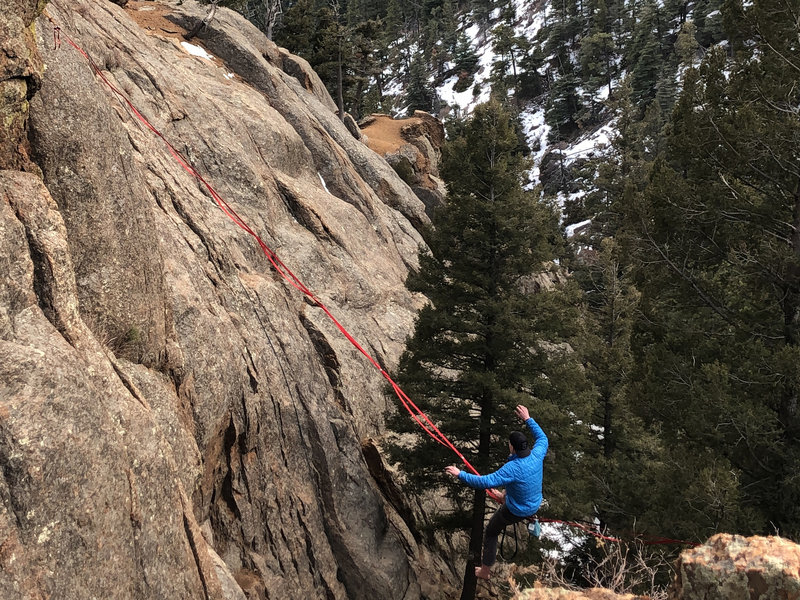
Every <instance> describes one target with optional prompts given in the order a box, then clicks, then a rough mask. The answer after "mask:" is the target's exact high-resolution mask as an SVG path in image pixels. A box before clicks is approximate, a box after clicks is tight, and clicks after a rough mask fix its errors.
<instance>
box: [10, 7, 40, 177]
mask: <svg viewBox="0 0 800 600" xmlns="http://www.w3.org/2000/svg"><path fill="white" fill-rule="evenodd" d="M44 4H45V3H44V2H43V1H42V0H4V2H3V10H2V11H0V140H2V144H0V169H13V170H17V169H25V170H28V171H31V170H32V171H36V168H35V166H34V165H33V164H32V163H31V162H30V160H29V158H28V155H29V148H28V142H27V135H26V133H27V122H28V101H29V100H30V98H31V96H33V94H34V93H35V92H36V90H37V89H38V88H39V84H40V82H41V75H42V63H41V60H40V59H39V55H38V52H37V51H36V43H35V40H34V36H33V21H34V20H35V19H36V17H37V16H38V15H39V14H40V13H41V10H42V8H43V6H44Z"/></svg>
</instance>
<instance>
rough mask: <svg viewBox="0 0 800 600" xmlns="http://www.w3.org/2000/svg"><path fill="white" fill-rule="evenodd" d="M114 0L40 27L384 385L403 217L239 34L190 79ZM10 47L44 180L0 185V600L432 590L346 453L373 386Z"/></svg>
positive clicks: (262, 269)
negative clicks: (24, 69) (59, 36)
mask: <svg viewBox="0 0 800 600" xmlns="http://www.w3.org/2000/svg"><path fill="white" fill-rule="evenodd" d="M147 4H148V5H149V4H150V3H147ZM139 5H140V3H137V2H129V3H128V5H127V7H126V8H122V7H120V6H117V5H116V4H114V3H111V2H105V1H97V0H78V1H77V2H73V1H69V2H68V1H67V0H58V1H55V2H52V3H50V4H49V5H48V9H47V12H48V14H49V15H50V16H52V18H53V19H54V20H55V21H56V22H57V23H58V24H59V25H60V26H61V27H62V29H63V33H64V35H65V36H66V35H68V36H70V37H71V38H73V39H74V40H75V41H76V43H78V44H79V45H80V46H81V47H83V48H84V49H85V50H86V51H87V52H88V53H89V54H90V56H91V57H92V58H93V60H94V61H95V62H96V63H97V65H98V66H99V68H100V69H101V70H102V72H103V74H104V76H105V77H107V78H108V80H109V81H110V82H111V83H113V85H115V86H116V87H117V88H118V89H119V90H121V91H122V92H123V93H124V94H125V95H126V96H127V97H129V98H130V99H131V101H132V102H133V103H134V104H135V105H136V106H137V107H139V109H140V110H141V111H142V113H143V114H144V115H145V116H146V117H147V118H148V119H149V120H150V121H151V122H152V123H153V125H154V126H155V127H157V128H158V129H159V130H161V131H162V132H163V134H164V135H165V137H167V138H168V139H169V140H171V141H172V143H173V144H174V145H175V147H176V148H177V149H178V150H179V151H180V152H182V153H183V154H184V155H185V156H186V157H188V159H189V160H190V161H191V162H192V163H193V164H195V165H196V166H197V167H198V169H199V170H200V171H201V172H202V174H203V176H204V177H206V178H208V180H210V181H212V182H213V184H214V186H215V187H216V189H217V190H218V191H219V192H220V193H221V194H222V195H223V196H224V197H225V198H226V199H227V201H228V202H229V203H230V204H231V205H232V206H233V207H235V210H236V211H237V212H238V213H239V214H240V215H241V216H242V217H243V218H244V219H245V220H246V221H247V222H248V223H249V224H250V225H251V226H252V227H253V228H254V229H255V230H256V231H258V232H259V235H260V236H261V237H262V238H263V239H264V240H265V241H266V243H267V244H269V245H270V246H271V247H272V248H273V249H274V250H275V251H277V252H278V254H279V255H280V256H281V257H282V258H283V259H284V261H285V262H286V263H287V264H288V265H289V266H290V268H291V269H292V270H293V271H294V272H296V273H297V274H298V275H300V276H301V278H302V279H303V280H304V282H305V283H306V284H307V285H308V286H309V287H310V288H311V289H313V290H314V291H315V292H316V294H317V295H318V296H319V298H320V299H321V300H322V301H323V302H325V303H326V305H328V307H329V308H330V309H331V310H332V311H333V312H334V314H335V315H336V316H337V318H339V320H340V321H341V322H342V323H343V324H344V325H345V326H346V327H347V328H348V329H349V330H350V331H351V332H352V333H353V334H354V335H355V336H356V337H357V338H358V339H359V340H360V341H362V342H363V344H364V346H365V348H366V349H367V350H368V351H369V352H370V353H372V354H373V356H375V357H376V359H377V360H379V361H380V362H381V363H382V364H384V365H387V366H392V365H394V364H395V363H396V361H397V359H398V357H399V354H400V352H401V350H402V346H403V343H404V340H405V337H406V336H407V335H408V334H409V332H410V330H411V326H412V323H413V318H414V315H415V312H416V309H417V308H418V307H419V305H420V302H421V299H420V298H417V297H414V296H412V295H411V294H409V293H408V292H407V290H406V289H405V287H404V285H403V283H404V280H405V277H406V275H407V273H408V269H409V267H410V266H413V265H415V263H416V252H417V248H418V245H419V244H420V243H421V238H420V236H419V234H418V232H417V230H416V229H415V225H420V224H424V223H426V222H427V217H426V216H425V212H424V207H423V205H422V203H421V202H420V201H419V199H418V198H417V197H416V196H414V194H413V193H412V192H411V190H410V188H408V186H407V185H406V184H405V183H403V182H402V181H401V180H400V179H399V178H398V177H397V176H396V174H395V173H394V171H393V170H392V169H391V168H390V167H389V166H388V165H387V164H386V162H385V161H384V160H383V159H382V158H381V157H379V156H377V155H376V154H375V153H374V152H372V151H371V150H369V149H368V148H366V146H364V145H363V144H362V143H361V142H359V141H358V140H356V139H354V138H353V136H352V135H351V134H350V133H349V132H348V131H347V129H346V127H345V126H344V125H343V124H342V123H341V121H340V120H339V119H338V118H337V117H336V115H335V114H334V113H333V112H332V111H331V106H332V104H333V103H332V102H331V101H330V98H329V97H327V93H325V92H324V86H323V87H321V88H320V87H319V84H318V83H317V82H318V78H316V75H314V74H313V72H310V69H308V70H307V71H306V66H305V65H304V63H303V61H302V60H293V59H290V58H289V57H288V54H287V53H286V52H285V51H282V50H281V49H278V48H277V47H276V46H274V45H273V44H271V42H269V41H268V40H266V38H264V37H263V36H262V35H261V34H260V33H259V32H258V31H257V30H255V29H254V28H253V27H252V26H250V25H249V24H248V23H247V22H246V21H244V20H243V19H242V18H241V17H239V16H238V15H236V14H234V13H231V12H229V11H227V10H224V9H220V10H219V11H218V15H219V18H215V19H214V20H213V21H212V22H211V24H210V25H209V27H208V28H206V29H205V30H202V31H201V32H200V34H199V35H198V37H197V38H195V39H194V40H193V43H194V44H202V45H204V46H205V48H206V49H207V50H208V51H210V52H211V53H212V54H214V56H215V57H214V58H213V59H211V60H209V59H205V58H199V57H196V56H191V55H190V54H189V53H187V52H186V50H185V49H184V48H183V47H182V46H181V44H180V40H179V39H176V38H174V37H167V36H164V37H159V36H156V35H150V34H148V30H146V29H144V28H143V27H140V25H139V24H137V20H136V18H137V16H138V15H136V14H135V12H134V11H136V10H137V8H139V7H140V6H139ZM153 6H157V7H159V8H160V9H163V8H166V9H167V12H168V13H169V15H168V17H169V18H170V19H173V20H174V22H176V23H186V24H187V25H191V24H192V23H193V21H192V20H193V19H198V18H202V17H203V16H204V15H205V13H206V10H205V8H203V7H200V6H199V5H196V4H195V3H193V2H191V1H190V0H187V1H184V2H183V3H182V5H180V6H178V4H177V3H153ZM25 14H29V13H25ZM30 15H31V18H32V17H33V15H35V12H31V13H30ZM188 28H189V27H187V29H188ZM165 29H166V28H162V30H165ZM157 30H158V28H156V29H153V30H149V31H151V33H152V31H157ZM36 32H37V36H38V39H37V44H38V50H39V53H40V54H41V57H42V59H43V61H44V63H45V65H46V70H45V71H44V75H43V78H42V81H41V89H40V90H39V92H38V93H37V94H36V95H35V96H33V97H32V99H31V100H30V107H31V108H30V140H31V155H32V156H33V157H34V158H35V160H36V161H37V163H38V165H39V166H40V167H41V169H42V172H43V175H44V183H42V182H41V181H40V180H39V179H38V178H36V177H34V176H33V175H26V174H23V173H20V172H12V171H4V172H2V173H0V464H2V466H3V471H2V477H0V566H2V569H0V597H2V598H9V599H16V598H64V599H76V600H77V599H84V598H90V597H98V598H104V599H113V598H119V599H123V598H124V599H129V598H214V599H216V598H223V599H230V600H234V599H235V600H241V598H242V597H247V598H263V597H271V598H300V597H302V598H326V599H328V598H371V599H374V598H408V599H412V598H420V597H423V596H425V597H432V596H433V597H435V596H436V595H437V594H441V596H440V597H447V592H445V591H444V590H448V589H450V588H449V587H448V586H450V585H451V584H452V583H453V581H454V578H453V575H452V574H451V573H450V571H449V569H448V568H447V567H446V566H444V565H442V564H441V563H440V562H439V561H438V560H437V559H435V558H433V557H432V555H431V554H430V553H429V552H428V550H427V549H426V548H425V547H424V546H422V545H420V543H419V542H418V539H419V535H418V532H413V531H411V529H410V528H409V527H410V525H409V524H411V526H413V522H412V521H409V520H408V518H407V517H406V518H405V519H404V518H403V516H401V515H400V514H399V513H398V509H397V508H395V505H397V499H392V501H391V502H390V501H388V500H387V499H386V498H385V497H384V495H383V494H382V493H381V491H382V490H383V489H389V488H387V486H386V485H385V482H381V483H380V485H379V483H376V482H375V481H374V480H373V477H372V476H371V475H370V469H369V468H368V466H367V463H366V462H365V460H364V457H363V455H362V451H361V443H362V440H364V439H366V438H367V437H369V436H372V435H376V434H379V433H380V432H381V431H382V429H383V414H384V412H385V410H386V409H387V408H388V407H389V403H388V401H387V399H386V398H385V396H384V381H383V378H382V377H381V375H380V374H379V373H378V372H377V371H375V370H374V369H373V368H372V367H371V366H370V365H369V364H368V362H367V361H366V359H365V358H364V357H363V356H361V354H360V353H359V352H358V351H357V350H355V349H354V348H353V347H352V346H351V345H350V344H349V343H348V342H347V341H346V340H345V339H344V338H343V336H342V335H341V334H340V333H339V332H338V331H337V330H336V328H335V327H334V325H333V324H332V323H331V322H330V321H329V320H328V319H327V318H326V317H325V316H324V314H323V313H322V311H321V310H320V309H319V308H317V307H314V306H312V305H311V304H310V303H308V302H306V301H305V300H304V298H303V296H302V295H301V294H300V293H299V292H298V291H297V290H295V289H294V288H292V287H291V286H289V285H288V284H287V283H285V282H284V281H283V280H282V279H280V278H279V277H278V276H277V275H276V274H275V272H274V271H273V270H272V269H271V266H270V264H269V262H268V260H267V259H266V258H265V257H264V255H263V254H262V253H261V251H260V249H259V248H258V246H257V245H256V244H255V242H254V241H253V239H252V238H250V237H249V236H248V235H247V234H245V233H244V232H243V231H241V230H240V229H239V228H237V227H236V226H235V225H234V224H233V223H232V222H231V221H230V220H229V219H228V218H227V217H226V216H225V215H224V214H223V212H222V211H221V210H219V208H217V207H216V206H215V205H214V203H213V201H212V199H211V198H210V197H209V195H208V194H207V192H206V191H205V190H204V189H203V187H202V186H201V185H200V183H199V182H198V181H197V180H195V179H194V178H193V177H192V176H190V175H189V174H188V173H186V172H185V171H183V170H182V169H181V168H180V166H179V165H178V164H177V163H176V161H175V160H174V158H173V157H172V156H171V155H170V153H169V152H168V150H167V148H166V147H165V145H164V144H163V142H162V141H161V140H160V139H158V138H157V137H156V136H154V135H153V134H152V133H151V132H149V131H148V130H146V129H145V128H144V127H143V126H142V124H141V123H139V122H138V120H137V119H136V118H135V117H134V115H133V114H132V113H131V111H130V110H129V109H128V108H127V107H126V106H125V105H124V104H123V103H122V102H120V100H119V98H117V97H116V96H115V95H114V94H113V93H111V92H110V91H109V89H108V88H106V87H105V86H104V85H103V84H102V83H101V81H100V80H99V78H98V77H96V76H95V75H94V74H93V73H92V71H91V70H90V68H89V65H88V64H87V62H86V61H85V59H84V58H83V57H82V56H81V55H80V54H79V53H78V52H76V51H75V50H74V49H73V48H72V47H71V46H69V45H68V44H67V43H62V45H61V47H60V49H54V47H53V37H52V27H51V25H50V23H49V22H48V21H47V20H46V19H45V18H40V19H39V20H38V21H37V23H36ZM289 64H291V70H292V73H287V72H285V71H284V70H283V69H284V68H285V67H286V65H289ZM299 73H305V74H306V75H307V78H306V77H305V76H303V77H300V78H298V74H299ZM301 79H302V80H303V81H306V83H308V82H310V84H309V85H310V87H311V89H309V85H303V84H302V83H301ZM393 503H394V504H393ZM401 509H402V507H401ZM200 523H202V524H203V526H202V527H201V525H200ZM415 535H416V537H415ZM431 590H433V592H431Z"/></svg>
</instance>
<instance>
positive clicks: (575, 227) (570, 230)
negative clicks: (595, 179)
mask: <svg viewBox="0 0 800 600" xmlns="http://www.w3.org/2000/svg"><path fill="white" fill-rule="evenodd" d="M591 222H592V220H591V219H587V220H585V221H581V222H580V223H574V224H572V225H567V226H566V227H565V228H564V231H565V233H566V235H567V239H569V238H571V237H573V236H574V235H575V232H576V231H577V230H578V229H581V228H583V227H586V226H587V225H589V223H591ZM595 427H597V425H590V428H591V429H594V428H595ZM601 430H602V428H601Z"/></svg>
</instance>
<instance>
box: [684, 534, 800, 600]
mask: <svg viewBox="0 0 800 600" xmlns="http://www.w3.org/2000/svg"><path fill="white" fill-rule="evenodd" d="M670 598H672V599H674V600H677V599H680V600H700V599H702V600H715V599H719V600H730V599H735V598H743V599H749V600H793V599H798V598H800V546H798V545H797V544H795V543H793V542H790V541H789V540H786V539H783V538H780V537H773V536H771V537H761V536H753V537H743V536H740V535H731V534H727V533H720V534H717V535H715V536H713V537H711V538H710V539H709V540H708V541H707V542H706V543H705V544H702V545H701V546H698V547H697V548H693V549H692V550H686V551H684V552H683V553H681V555H680V558H679V559H678V563H677V568H676V577H675V581H674V583H673V586H672V589H671V592H670Z"/></svg>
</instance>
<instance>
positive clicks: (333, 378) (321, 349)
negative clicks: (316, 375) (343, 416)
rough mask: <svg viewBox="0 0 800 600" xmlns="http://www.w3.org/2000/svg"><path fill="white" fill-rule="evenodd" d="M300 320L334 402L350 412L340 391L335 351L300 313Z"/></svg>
mask: <svg viewBox="0 0 800 600" xmlns="http://www.w3.org/2000/svg"><path fill="white" fill-rule="evenodd" d="M300 322H301V323H302V324H303V327H304V328H305V330H306V331H307V332H308V337H309V339H310V340H311V343H312V344H313V345H314V349H315V350H316V351H317V354H319V357H320V360H322V366H323V367H324V368H325V374H326V375H327V376H328V381H329V382H330V384H331V388H332V389H333V393H334V397H335V398H336V404H338V405H339V408H341V409H342V410H343V411H344V412H346V413H349V414H352V410H351V409H350V407H349V406H348V404H347V399H346V398H345V397H344V394H343V393H342V384H341V365H340V364H339V358H338V357H337V356H336V351H335V350H334V349H333V347H332V346H331V345H330V343H329V342H328V340H327V339H326V338H325V334H323V333H322V332H321V331H320V330H319V329H317V327H315V326H314V324H313V323H312V322H311V321H310V320H309V319H308V317H306V316H305V315H303V314H301V315H300Z"/></svg>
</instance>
